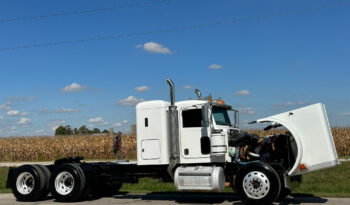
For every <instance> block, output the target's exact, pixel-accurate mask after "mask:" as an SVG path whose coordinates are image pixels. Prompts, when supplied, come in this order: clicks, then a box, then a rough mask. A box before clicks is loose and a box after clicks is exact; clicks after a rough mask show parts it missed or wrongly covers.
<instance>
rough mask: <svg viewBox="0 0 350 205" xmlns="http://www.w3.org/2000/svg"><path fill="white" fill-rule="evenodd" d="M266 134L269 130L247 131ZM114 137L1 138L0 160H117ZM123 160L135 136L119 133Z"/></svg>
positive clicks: (338, 139)
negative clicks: (73, 157)
mask: <svg viewBox="0 0 350 205" xmlns="http://www.w3.org/2000/svg"><path fill="white" fill-rule="evenodd" d="M247 131H248V132H249V133H254V134H258V135H260V136H266V135H270V134H276V133H277V132H280V131H281V130H274V131H269V132H264V131H259V130H247ZM332 133H333V137H334V142H335V145H336V149H337V152H338V156H341V157H344V156H350V127H348V128H338V127H335V128H332ZM112 146H113V137H110V136H108V135H101V136H91V135H72V136H55V137H51V136H47V137H11V138H0V161H50V160H55V159H59V158H63V157H70V156H84V157H85V159H117V154H115V153H114V152H113V151H112V150H113V147H112ZM118 156H121V158H124V159H136V137H135V136H131V135H123V136H122V145H121V153H120V154H119V155H118Z"/></svg>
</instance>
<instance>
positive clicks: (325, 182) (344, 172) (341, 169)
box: [0, 162, 350, 197]
mask: <svg viewBox="0 0 350 205" xmlns="http://www.w3.org/2000/svg"><path fill="white" fill-rule="evenodd" d="M7 172H8V168H5V167H0V193H4V192H10V190H9V189H6V188H5V185H6V178H7ZM293 186H296V185H294V184H293ZM120 191H122V192H134V193H147V192H174V191H176V190H175V187H174V184H173V183H164V182H161V181H159V180H156V179H151V178H143V179H140V181H139V183H138V184H123V187H122V188H121V190H120ZM225 192H232V190H231V188H226V189H225ZM293 193H295V194H312V195H315V196H323V197H350V162H343V163H342V164H341V165H340V166H337V167H333V168H330V169H326V170H321V171H317V172H312V173H309V174H305V175H304V176H303V182H302V184H300V185H299V186H298V187H294V189H293Z"/></svg>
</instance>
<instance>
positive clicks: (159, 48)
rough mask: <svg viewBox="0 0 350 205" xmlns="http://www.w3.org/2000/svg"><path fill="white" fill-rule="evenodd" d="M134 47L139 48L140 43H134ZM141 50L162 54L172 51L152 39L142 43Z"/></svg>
mask: <svg viewBox="0 0 350 205" xmlns="http://www.w3.org/2000/svg"><path fill="white" fill-rule="evenodd" d="M135 47H136V48H141V47H142V45H136V46H135ZM143 50H145V51H147V52H149V53H162V54H170V53H172V51H171V50H170V49H169V48H167V47H165V46H163V45H161V44H159V43H156V42H152V41H150V42H147V43H145V44H143Z"/></svg>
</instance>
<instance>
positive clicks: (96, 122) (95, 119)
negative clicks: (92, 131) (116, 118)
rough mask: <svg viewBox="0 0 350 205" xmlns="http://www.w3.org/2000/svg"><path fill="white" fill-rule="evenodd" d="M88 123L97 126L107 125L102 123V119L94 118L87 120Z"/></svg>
mask: <svg viewBox="0 0 350 205" xmlns="http://www.w3.org/2000/svg"><path fill="white" fill-rule="evenodd" d="M89 122H90V123H93V124H99V125H108V122H106V121H104V120H103V119H102V117H96V118H91V119H89Z"/></svg>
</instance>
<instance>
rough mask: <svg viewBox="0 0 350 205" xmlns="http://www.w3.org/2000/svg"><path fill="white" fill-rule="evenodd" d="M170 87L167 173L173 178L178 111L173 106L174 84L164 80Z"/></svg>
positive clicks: (175, 161) (176, 155) (176, 147)
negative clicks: (168, 160) (168, 162)
mask: <svg viewBox="0 0 350 205" xmlns="http://www.w3.org/2000/svg"><path fill="white" fill-rule="evenodd" d="M166 81H167V83H168V85H169V87H170V106H169V136H170V142H171V145H170V164H169V166H168V173H169V175H170V176H171V178H172V179H174V172H173V169H174V168H175V167H176V165H177V164H178V163H179V124H178V112H177V107H176V106H175V86H174V83H173V81H172V80H171V79H169V78H168V79H167V80H166Z"/></svg>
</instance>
